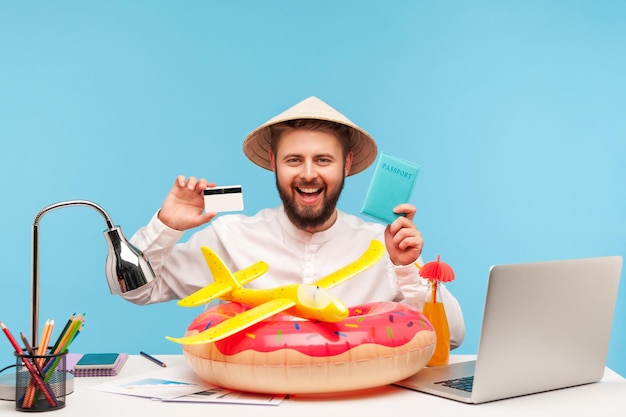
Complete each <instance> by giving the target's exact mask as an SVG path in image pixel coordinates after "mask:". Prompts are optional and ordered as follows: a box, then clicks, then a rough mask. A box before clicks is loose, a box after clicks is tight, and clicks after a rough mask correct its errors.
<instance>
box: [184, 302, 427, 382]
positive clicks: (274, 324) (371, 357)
mask: <svg viewBox="0 0 626 417" xmlns="http://www.w3.org/2000/svg"><path fill="white" fill-rule="evenodd" d="M245 310H247V307H245V306H243V305H241V304H237V303H225V304H220V305H218V306H216V307H213V308H211V309H209V310H206V311H205V312H203V313H202V314H200V315H199V316H198V317H196V318H195V319H194V320H193V322H192V323H191V324H190V325H189V327H188V329H187V333H186V335H192V334H195V333H197V332H200V331H203V330H205V329H207V328H209V327H211V326H213V325H216V324H218V323H220V322H222V321H224V320H227V319H229V318H231V317H234V316H236V315H237V314H239V313H242V312H244V311H245ZM349 310H350V314H349V316H348V318H346V319H345V320H344V321H341V322H338V323H327V322H312V321H308V320H302V319H299V318H296V317H293V316H290V315H287V314H278V315H276V316H273V317H272V318H270V319H266V320H264V321H262V322H260V323H257V324H255V325H253V326H251V327H249V328H247V329H245V330H242V331H241V332H239V333H236V334H234V335H232V336H229V337H227V338H225V339H222V340H219V341H217V342H214V343H206V344H200V345H183V353H184V356H185V358H186V360H187V362H188V364H189V365H190V367H191V368H192V369H193V371H194V372H195V373H196V374H197V375H198V376H200V377H201V378H202V379H204V380H205V381H207V382H209V383H211V384H214V385H218V386H221V387H224V388H229V389H233V390H239V391H248V392H258V393H272V394H314V393H330V392H340V391H350V390H356V389H364V388H371V387H376V386H381V385H386V384H390V383H393V382H397V381H399V380H402V379H405V378H408V377H409V376H411V375H413V374H415V373H417V372H418V371H419V370H420V369H422V368H423V367H424V366H425V365H426V363H427V362H428V361H429V360H430V357H431V356H432V354H433V352H434V349H435V342H436V336H435V331H434V329H433V327H432V325H431V324H430V323H429V322H428V320H427V319H426V318H425V317H424V316H423V315H422V314H421V313H420V312H418V311H417V310H415V309H414V308H412V307H410V306H407V305H405V304H401V303H395V302H378V303H369V304H363V305H359V306H355V307H352V308H350V309H349Z"/></svg>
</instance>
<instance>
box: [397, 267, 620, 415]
mask: <svg viewBox="0 0 626 417" xmlns="http://www.w3.org/2000/svg"><path fill="white" fill-rule="evenodd" d="M621 268H622V257H621V256H608V257H597V258H586V259H573V260H562V261H548V262H536V263H525V264H510V265H496V266H493V267H492V268H491V269H490V271H489V282H488V286H487V295H486V301H485V309H484V315H483V323H482V329H481V332H480V340H479V343H478V351H477V355H476V360H475V361H471V362H464V363H456V364H449V365H445V366H440V367H430V368H424V369H422V370H421V371H419V372H418V373H417V374H415V375H413V376H411V377H409V378H407V379H405V380H403V381H400V382H398V383H396V384H395V385H397V386H400V387H404V388H409V389H412V390H416V391H421V392H425V393H429V394H434V395H438V396H442V397H446V398H450V399H453V400H457V401H462V402H466V403H474V404H478V403H484V402H488V401H495V400H501V399H505V398H511V397H516V396H521V395H527V394H534V393H538V392H544V391H549V390H555V389H560V388H566V387H572V386H576V385H582V384H588V383H592V382H597V381H599V380H600V379H601V378H602V376H603V374H604V369H605V366H606V357H607V353H608V346H609V339H610V335H611V326H612V323H613V314H614V310H615V303H616V300H617V290H618V285H619V280H620V274H621ZM464 379H469V380H470V383H469V387H470V388H469V389H471V391H465V390H463V389H459V388H454V387H451V386H449V385H450V383H449V382H443V381H455V380H460V381H458V382H462V381H463V380H464Z"/></svg>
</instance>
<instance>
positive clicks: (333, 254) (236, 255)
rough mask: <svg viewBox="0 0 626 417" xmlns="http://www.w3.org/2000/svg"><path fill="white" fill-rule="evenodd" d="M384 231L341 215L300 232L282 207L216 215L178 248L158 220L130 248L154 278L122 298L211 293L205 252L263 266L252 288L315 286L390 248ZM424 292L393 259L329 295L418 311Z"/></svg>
mask: <svg viewBox="0 0 626 417" xmlns="http://www.w3.org/2000/svg"><path fill="white" fill-rule="evenodd" d="M384 230H385V227H384V226H383V225H382V224H376V223H369V222H365V221H363V220H362V219H360V218H359V217H356V216H353V215H350V214H346V213H344V212H342V211H338V216H337V221H336V222H335V223H334V224H333V225H332V226H331V227H330V228H329V229H327V230H324V231H322V232H318V233H308V232H305V231H302V230H300V229H298V228H296V227H295V226H294V225H293V224H292V223H291V222H290V221H289V219H288V218H287V215H286V214H285V212H284V210H283V207H282V206H279V207H276V208H270V209H264V210H261V211H260V212H258V213H257V214H256V215H254V216H245V215H242V214H228V215H222V216H219V217H216V218H215V219H213V221H212V222H211V223H210V224H209V225H208V226H206V227H204V228H202V229H199V230H198V231H196V232H195V233H194V234H192V235H191V237H190V238H189V240H188V241H187V242H184V243H177V242H178V241H179V239H180V238H181V237H182V235H183V232H181V231H178V230H174V229H171V228H169V227H168V226H166V225H165V224H164V223H163V222H161V221H160V220H159V219H158V217H157V215H156V214H155V215H154V216H153V218H152V219H151V220H150V222H149V223H148V225H147V226H145V227H143V228H141V229H139V230H138V231H137V233H135V235H134V236H133V237H132V238H131V240H130V242H131V243H132V244H133V245H135V246H136V247H137V248H138V249H140V250H141V251H143V252H144V254H145V255H146V256H147V257H148V259H150V263H151V264H152V268H153V269H154V272H155V274H156V278H155V280H153V281H152V282H151V283H149V284H147V285H145V286H143V287H141V288H138V289H136V290H133V291H129V292H127V293H125V294H123V295H122V296H123V297H124V298H125V299H127V300H128V301H131V302H133V303H136V304H150V303H157V302H163V301H168V300H172V299H180V298H184V297H186V296H188V295H190V294H192V293H193V292H195V291H197V290H199V289H201V288H203V287H205V286H206V285H208V284H209V283H210V282H211V280H212V278H211V273H210V271H209V268H208V266H207V264H206V262H205V260H204V257H203V255H202V252H201V250H200V247H201V246H207V247H209V248H211V249H212V250H213V251H215V252H216V253H217V254H218V255H219V256H220V258H221V259H222V260H223V261H224V263H225V264H226V265H227V266H228V267H229V268H230V269H231V270H232V271H238V270H240V269H243V268H245V267H248V266H250V265H252V264H254V263H256V262H258V261H265V262H266V263H267V264H268V265H269V270H268V272H266V273H265V274H263V275H262V276H260V277H259V278H257V279H255V280H253V281H251V282H250V283H248V284H247V285H246V287H248V288H273V287H278V286H282V285H287V284H311V283H313V282H315V281H316V280H318V279H320V278H322V277H325V276H326V275H328V274H330V273H332V272H334V271H336V270H338V269H340V268H342V267H344V266H346V265H347V264H349V263H351V262H353V261H354V260H356V259H358V258H359V257H360V256H361V254H362V253H363V252H365V250H366V249H367V247H368V246H369V245H370V242H371V241H372V239H378V240H380V241H381V242H383V243H384V241H385V240H384ZM426 291H427V282H426V280H424V279H423V278H421V277H420V276H419V273H418V269H417V267H416V266H415V265H412V264H411V265H407V266H394V265H393V263H392V262H391V260H390V259H389V257H388V256H383V259H381V260H380V261H378V262H377V263H375V264H374V265H373V266H371V267H369V268H368V269H366V270H365V271H363V272H361V273H359V274H358V275H356V276H354V277H353V278H351V279H350V280H348V281H346V282H344V283H342V284H340V285H338V286H336V287H334V288H332V289H331V290H330V292H331V293H332V294H333V295H335V296H336V297H338V298H339V299H340V300H341V301H343V302H344V304H346V305H347V306H354V305H358V304H364V303H368V302H374V301H397V302H406V303H408V304H409V305H412V306H413V307H415V308H416V309H418V310H420V311H421V310H422V306H423V304H424V299H425V297H426ZM442 297H443V303H444V306H445V311H446V316H447V318H448V325H449V327H450V339H451V346H452V347H457V346H459V345H460V344H461V342H462V341H463V338H464V336H465V324H464V321H463V315H462V312H461V308H460V306H459V303H458V302H457V300H456V299H455V298H454V297H453V296H452V294H450V292H449V291H447V290H446V289H445V288H444V289H443V291H442Z"/></svg>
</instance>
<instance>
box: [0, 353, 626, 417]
mask: <svg viewBox="0 0 626 417" xmlns="http://www.w3.org/2000/svg"><path fill="white" fill-rule="evenodd" d="M156 356H157V357H158V358H159V359H161V360H163V361H164V362H165V363H167V366H168V369H171V368H172V367H175V366H180V367H183V369H185V370H188V372H190V373H192V371H191V370H190V369H189V367H188V366H187V363H186V361H185V359H184V357H183V356H182V355H156ZM469 359H473V356H471V355H452V359H451V360H452V361H455V362H458V361H461V360H469ZM160 370H161V368H159V367H158V366H157V365H155V364H154V363H152V362H150V361H148V360H147V359H145V358H142V357H141V356H138V355H131V356H130V357H129V359H128V362H127V363H126V364H125V365H124V368H123V369H122V371H121V372H120V374H119V375H118V378H127V377H131V376H133V375H140V374H144V373H148V372H149V373H154V372H157V373H158V372H160ZM111 378H112V377H100V378H75V379H74V385H75V387H74V392H73V393H72V394H70V395H68V396H67V397H66V406H65V408H62V409H59V410H55V411H50V412H48V413H46V415H50V416H54V417H65V416H76V417H79V416H80V417H85V416H89V417H99V416H106V417H110V416H122V417H123V416H131V415H133V416H137V415H138V416H150V417H160V416H167V417H184V416H185V415H194V414H195V415H217V416H228V417H237V416H245V417H263V416H273V417H276V416H289V417H293V416H298V417H308V416H311V417H313V416H314V417H320V416H324V415H326V416H329V417H330V416H344V417H348V416H359V417H369V416H376V417H395V416H398V417H400V416H404V415H409V416H410V415H414V416H418V415H421V414H422V413H428V414H427V415H433V416H435V415H436V416H446V415H455V416H463V417H466V416H481V417H483V416H498V417H501V416H503V415H506V416H525V417H528V416H533V417H536V416H555V415H567V414H573V415H589V416H624V415H625V414H624V413H625V411H624V410H626V379H624V378H623V377H621V376H620V375H619V374H617V373H616V372H614V371H612V370H610V369H608V368H607V369H606V371H605V373H604V377H603V379H602V380H601V381H600V382H598V383H595V384H588V385H584V386H579V387H573V388H567V389H562V390H556V391H550V392H545V393H540V394H534V395H528V396H524V397H518V398H511V399H507V400H500V401H495V402H490V403H485V404H480V405H471V404H462V403H459V402H456V401H452V400H446V399H442V398H439V397H435V396H432V395H428V394H422V393H419V392H415V391H410V390H407V389H403V388H398V387H395V386H383V387H379V388H373V389H369V390H363V391H359V392H353V393H342V394H334V395H316V396H305V395H297V396H294V397H291V398H289V399H286V400H284V401H283V402H282V403H281V404H280V405H278V406H267V405H263V406H261V405H230V404H198V403H165V402H160V401H153V400H150V399H147V398H140V397H132V396H125V395H118V394H111V393H106V392H101V391H96V390H92V389H89V387H91V386H94V385H100V384H103V383H106V382H109V381H111V380H112V379H111ZM0 414H1V415H2V416H3V417H5V416H15V415H21V416H24V413H23V412H20V411H17V410H15V402H14V401H0Z"/></svg>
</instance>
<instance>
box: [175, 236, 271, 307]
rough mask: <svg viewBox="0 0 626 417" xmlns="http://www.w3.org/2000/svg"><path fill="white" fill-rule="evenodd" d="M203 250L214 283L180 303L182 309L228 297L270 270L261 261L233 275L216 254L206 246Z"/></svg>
mask: <svg viewBox="0 0 626 417" xmlns="http://www.w3.org/2000/svg"><path fill="white" fill-rule="evenodd" d="M201 249H202V254H203V255H204V259H205V260H206V263H207V265H208V266H209V269H210V270H211V274H212V275H213V281H214V282H212V283H211V284H209V285H207V286H206V287H204V288H202V289H200V290H198V291H196V292H194V293H193V294H191V295H189V296H187V297H185V298H183V299H182V300H180V301H178V305H179V306H181V307H197V306H200V305H203V304H206V303H208V302H210V301H212V300H215V299H216V298H221V297H223V296H227V295H228V294H230V292H232V291H233V290H234V289H236V288H240V287H241V286H243V285H245V284H247V283H248V282H250V281H252V280H253V279H256V278H258V277H260V276H261V275H263V274H264V273H266V272H267V270H268V268H269V267H268V265H267V263H265V262H263V261H259V262H257V263H255V264H253V265H251V266H249V267H247V268H244V269H241V270H239V271H237V272H235V273H231V272H230V270H229V269H228V267H227V266H226V264H224V262H223V261H222V259H221V258H220V257H219V256H218V255H217V254H216V253H215V252H213V251H212V250H211V249H209V248H207V247H206V246H202V247H201ZM226 298H227V297H226Z"/></svg>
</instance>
